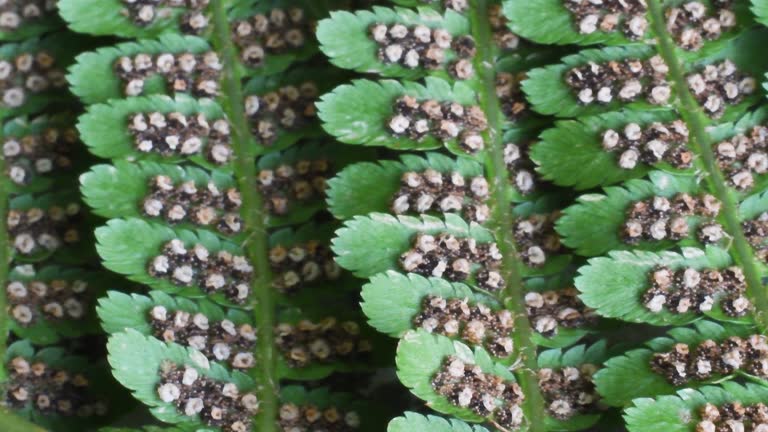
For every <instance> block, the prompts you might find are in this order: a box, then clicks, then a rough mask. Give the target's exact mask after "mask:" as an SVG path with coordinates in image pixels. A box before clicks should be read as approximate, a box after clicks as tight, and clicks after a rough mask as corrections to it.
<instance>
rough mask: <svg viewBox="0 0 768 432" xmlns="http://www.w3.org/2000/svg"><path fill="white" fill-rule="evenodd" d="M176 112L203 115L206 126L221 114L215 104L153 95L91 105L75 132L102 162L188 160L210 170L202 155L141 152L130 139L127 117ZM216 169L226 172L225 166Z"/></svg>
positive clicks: (209, 164)
mask: <svg viewBox="0 0 768 432" xmlns="http://www.w3.org/2000/svg"><path fill="white" fill-rule="evenodd" d="M152 112H160V113H163V114H169V113H172V112H180V113H182V114H184V115H187V116H189V115H194V114H204V115H205V116H206V119H207V120H208V122H209V123H212V122H213V121H215V120H218V119H221V118H224V112H223V111H222V109H221V107H220V106H219V105H218V104H216V103H215V102H213V101H211V100H208V99H201V100H195V99H193V98H191V97H189V96H187V95H178V96H177V97H176V98H170V97H168V96H161V95H153V96H146V97H136V98H129V99H123V100H111V101H109V102H107V103H104V104H98V105H93V106H91V107H89V108H88V111H87V112H86V113H85V114H83V115H82V116H80V118H79V119H78V123H77V129H78V130H79V131H80V137H81V139H82V140H83V142H84V143H85V144H86V145H87V146H88V148H89V150H90V151H91V153H93V154H95V155H96V156H99V157H101V158H105V159H129V160H132V161H133V160H136V159H139V160H149V161H154V162H159V161H163V162H171V163H174V162H180V161H186V160H190V161H193V162H195V163H197V164H199V165H202V166H205V167H210V168H213V167H214V165H213V164H211V163H210V162H208V161H207V160H206V158H205V157H204V156H201V155H196V156H192V157H189V156H170V157H164V156H161V155H158V154H157V153H142V152H140V151H138V150H137V149H136V144H135V143H134V138H133V136H132V135H131V133H130V131H129V130H128V123H129V121H130V116H132V115H133V114H136V113H147V114H148V113H152ZM219 169H229V167H228V166H223V167H219Z"/></svg>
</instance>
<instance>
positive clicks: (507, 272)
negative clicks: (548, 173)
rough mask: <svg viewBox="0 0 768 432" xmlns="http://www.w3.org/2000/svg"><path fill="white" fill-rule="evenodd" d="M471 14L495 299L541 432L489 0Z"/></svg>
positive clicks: (532, 420)
mask: <svg viewBox="0 0 768 432" xmlns="http://www.w3.org/2000/svg"><path fill="white" fill-rule="evenodd" d="M473 3H474V5H473V7H472V10H471V16H470V20H471V22H472V29H473V34H472V36H473V37H474V38H475V42H476V44H477V48H478V53H477V57H476V60H475V70H476V73H478V74H479V76H480V78H481V81H482V87H481V88H480V89H479V96H480V104H481V106H482V108H483V111H485V114H486V116H487V118H488V131H487V132H485V133H484V138H485V146H486V151H485V152H486V158H485V171H486V175H487V177H488V179H489V184H490V186H491V195H490V199H489V206H490V207H491V222H490V228H491V230H492V231H493V233H494V236H495V238H496V242H497V244H498V246H499V250H500V252H501V254H502V255H503V259H502V268H501V271H502V276H503V277H504V280H505V281H506V284H507V285H506V288H505V289H504V290H502V291H501V293H499V296H498V297H499V300H500V301H501V302H502V303H503V304H504V306H505V307H506V308H507V309H509V310H510V311H511V312H512V313H513V314H514V316H515V331H514V333H513V335H512V336H513V340H514V343H515V351H516V354H517V358H518V359H519V360H520V365H521V367H520V368H518V369H517V370H516V371H515V376H516V377H517V379H518V382H519V384H520V387H521V388H522V389H523V392H524V394H525V401H524V403H523V406H522V408H523V412H524V413H525V418H526V419H528V430H529V431H530V432H544V431H545V430H546V428H545V427H544V422H543V419H544V418H545V413H544V399H543V397H542V395H541V391H540V389H539V382H538V377H537V374H536V369H537V363H536V362H537V358H536V343H535V342H534V341H533V339H532V336H533V331H532V329H531V324H530V321H529V319H528V314H527V312H526V310H525V307H524V300H523V299H524V296H525V286H524V283H523V277H522V271H521V270H522V266H523V264H522V262H521V261H520V259H519V258H518V257H519V255H518V252H517V246H516V245H515V240H514V237H513V235H512V233H513V232H514V215H513V213H512V206H511V204H510V202H509V199H508V197H509V196H510V195H511V194H510V192H511V184H510V179H509V170H508V169H507V166H506V164H505V163H504V142H503V136H502V135H503V130H502V124H503V121H504V119H503V116H502V114H501V105H500V103H499V98H498V97H497V96H496V56H495V53H494V47H495V42H494V40H493V33H492V31H491V26H490V22H489V21H488V12H489V11H488V4H489V2H488V0H476V1H475V2H473Z"/></svg>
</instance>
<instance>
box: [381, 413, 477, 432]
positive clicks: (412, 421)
mask: <svg viewBox="0 0 768 432" xmlns="http://www.w3.org/2000/svg"><path fill="white" fill-rule="evenodd" d="M411 431H419V432H488V429H486V428H484V427H482V426H472V425H469V424H467V423H464V422H463V421H460V420H455V419H450V420H447V419H444V418H442V417H437V416H424V415H421V414H417V413H414V412H406V413H405V414H404V415H403V416H402V417H397V418H395V419H392V421H391V422H389V426H387V432H411Z"/></svg>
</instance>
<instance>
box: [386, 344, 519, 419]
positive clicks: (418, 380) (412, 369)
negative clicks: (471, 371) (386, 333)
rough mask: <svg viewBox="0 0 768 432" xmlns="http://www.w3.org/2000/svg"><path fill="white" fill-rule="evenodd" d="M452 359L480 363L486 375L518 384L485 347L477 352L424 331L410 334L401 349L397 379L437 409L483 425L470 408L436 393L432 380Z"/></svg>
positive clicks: (399, 347)
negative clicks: (462, 406)
mask: <svg viewBox="0 0 768 432" xmlns="http://www.w3.org/2000/svg"><path fill="white" fill-rule="evenodd" d="M448 356H456V357H458V358H460V359H461V360H462V361H464V362H465V363H468V364H476V365H477V366H479V367H480V368H481V369H482V371H483V372H485V373H487V374H492V375H496V376H499V377H501V378H503V379H504V380H506V381H515V377H514V375H512V373H511V372H510V371H509V370H508V369H507V367H506V366H504V365H502V364H500V363H494V362H493V361H492V360H491V357H490V355H489V354H488V353H487V352H485V350H483V349H482V348H476V349H475V351H474V352H473V351H472V350H471V349H470V348H469V347H468V346H466V345H464V344H462V343H461V342H454V341H451V340H450V339H448V338H446V337H444V336H438V335H432V334H429V333H426V332H424V331H422V330H419V331H416V332H409V333H407V334H406V335H405V336H404V337H403V339H401V340H400V345H399V346H398V348H397V359H396V361H397V376H398V378H400V381H401V382H402V383H403V384H404V385H405V386H406V387H408V388H409V389H410V390H411V392H412V393H413V394H415V395H416V396H418V397H419V398H420V399H422V400H424V401H425V402H427V404H428V405H429V407H430V408H432V409H433V410H435V411H437V412H439V413H443V414H450V415H453V416H455V417H457V418H459V419H461V420H466V421H470V422H480V421H482V420H483V417H480V416H478V415H477V414H475V413H473V412H472V411H471V410H469V409H467V408H460V407H457V406H455V405H453V404H451V403H450V402H449V401H448V399H447V398H445V397H443V396H440V395H438V394H437V393H435V390H434V389H433V388H432V379H433V378H434V376H435V374H437V372H438V371H440V370H441V368H442V366H443V362H444V361H445V359H446V357H448Z"/></svg>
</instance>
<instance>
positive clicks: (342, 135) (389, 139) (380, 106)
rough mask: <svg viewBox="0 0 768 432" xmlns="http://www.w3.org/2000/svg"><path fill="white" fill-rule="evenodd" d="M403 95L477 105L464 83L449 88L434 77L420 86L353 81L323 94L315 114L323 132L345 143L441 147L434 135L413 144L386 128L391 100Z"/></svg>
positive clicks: (448, 84) (402, 148)
mask: <svg viewBox="0 0 768 432" xmlns="http://www.w3.org/2000/svg"><path fill="white" fill-rule="evenodd" d="M406 95H407V96H412V97H415V98H416V99H435V100H437V101H452V102H456V103H459V104H462V105H474V104H476V103H477V99H476V95H475V92H474V91H473V90H472V88H471V87H469V86H468V85H467V84H464V83H456V84H454V85H451V84H450V83H448V82H447V81H444V80H442V79H439V78H435V77H428V78H426V79H425V84H424V85H421V84H417V83H412V82H402V83H401V82H398V81H392V80H384V81H379V82H376V81H368V80H356V81H353V82H352V84H345V85H342V86H339V87H337V88H336V89H335V90H334V91H333V92H331V93H328V94H325V95H323V96H322V97H321V98H320V102H318V104H317V108H318V111H319V113H318V115H319V116H320V119H322V120H323V127H324V128H325V130H326V132H328V133H329V134H331V135H333V136H335V137H336V138H337V139H338V140H339V141H341V142H344V143H347V144H361V145H366V146H384V147H389V148H392V149H396V150H412V149H419V150H431V149H435V148H438V147H441V146H442V141H440V140H439V139H438V138H436V137H434V136H431V135H427V136H425V137H423V138H422V139H421V140H418V141H416V140H413V139H409V138H407V137H397V136H395V135H393V134H392V133H391V132H390V131H389V130H388V129H387V124H388V123H389V121H390V119H391V118H392V117H393V116H394V104H395V101H396V100H397V99H398V98H400V97H402V96H406ZM450 141H451V140H449V142H450ZM452 141H455V139H454V140H452Z"/></svg>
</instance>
